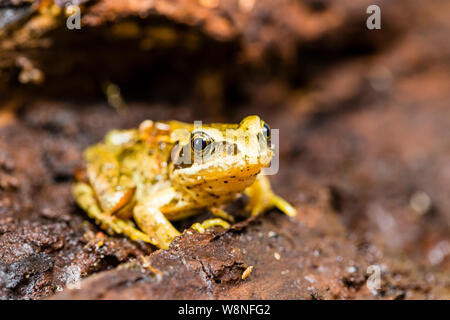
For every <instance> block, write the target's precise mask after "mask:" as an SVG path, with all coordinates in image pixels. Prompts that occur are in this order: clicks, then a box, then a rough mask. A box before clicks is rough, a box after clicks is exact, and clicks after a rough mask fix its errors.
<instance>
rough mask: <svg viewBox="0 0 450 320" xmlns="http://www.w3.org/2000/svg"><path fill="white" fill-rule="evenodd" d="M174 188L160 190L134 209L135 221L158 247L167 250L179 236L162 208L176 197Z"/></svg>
mask: <svg viewBox="0 0 450 320" xmlns="http://www.w3.org/2000/svg"><path fill="white" fill-rule="evenodd" d="M175 195H176V192H175V190H174V189H173V188H167V189H163V190H160V191H158V192H156V193H154V194H152V195H151V196H149V197H147V198H145V199H143V200H142V201H140V202H138V203H137V204H136V206H135V207H134V210H133V214H134V220H135V221H136V223H137V224H138V226H139V228H141V229H142V230H143V231H144V232H145V233H146V234H147V235H148V236H149V237H150V239H151V241H152V243H154V244H155V245H156V246H157V247H159V248H161V249H167V248H168V247H169V245H170V243H171V242H172V240H173V239H174V238H175V237H177V236H179V235H180V233H179V232H178V230H177V229H175V227H174V226H173V225H172V223H170V221H169V220H167V218H166V216H165V215H164V213H163V212H162V211H161V208H162V207H164V206H165V205H167V204H169V203H170V202H171V201H172V200H173V199H174V197H175Z"/></svg>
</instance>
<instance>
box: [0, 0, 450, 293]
mask: <svg viewBox="0 0 450 320" xmlns="http://www.w3.org/2000/svg"><path fill="white" fill-rule="evenodd" d="M69 4H70V5H72V6H75V7H68V5H69ZM373 4H376V5H378V6H379V8H380V10H381V15H380V17H381V29H379V30H376V29H375V30H369V29H368V28H367V26H366V21H367V19H368V18H369V16H370V14H368V13H367V12H366V10H367V7H368V6H369V5H373ZM74 8H75V9H74ZM76 8H78V9H79V10H80V11H79V12H80V19H81V20H80V21H81V24H80V25H81V28H80V29H76V28H75V29H72V30H70V29H68V28H67V26H66V22H67V21H68V20H67V19H68V18H70V17H72V18H73V14H74V13H76V12H77V11H76V10H77V9H76ZM449 32H450V2H449V1H445V0H436V1H426V0H414V1H407V2H405V1H400V0H393V1H376V0H358V1H356V0H339V1H329V0H277V1H273V0H176V1H169V0H153V1H120V0H97V1H94V0H92V1H91V0H77V1H72V2H69V1H65V0H57V1H56V0H55V1H45V0H44V1H32V0H6V1H5V0H2V1H0V108H1V109H0V216H1V217H2V219H9V220H8V221H6V220H2V221H3V225H4V226H5V225H8V224H9V225H8V226H9V227H8V228H13V226H14V228H16V229H17V228H19V229H20V228H25V229H26V228H28V227H23V221H24V220H26V221H33V223H37V225H40V223H41V224H42V223H43V222H42V221H49V220H50V221H52V219H53V220H55V219H56V220H58V219H59V220H62V221H68V220H72V221H73V219H75V221H82V216H81V215H80V214H79V213H78V214H76V215H75V216H76V218H73V202H72V200H71V196H70V190H69V186H70V181H71V179H72V178H71V177H72V170H73V168H74V167H76V166H78V165H79V164H80V162H81V152H82V150H83V148H85V147H86V146H87V145H89V144H91V143H93V142H95V141H98V140H99V139H101V137H102V136H103V135H104V134H105V133H106V132H107V130H109V129H112V128H118V127H122V128H127V127H133V126H136V125H138V124H139V123H140V122H141V121H142V120H144V119H147V118H150V119H154V120H166V119H178V120H182V121H192V120H202V121H205V122H210V121H220V122H238V121H240V119H242V118H243V117H244V116H246V115H249V114H258V115H260V116H261V117H262V118H263V119H264V120H265V121H267V122H268V123H269V124H270V126H271V127H272V128H278V129H280V152H281V154H280V158H281V163H280V172H279V174H278V175H276V176H273V177H271V179H272V181H273V183H274V185H275V189H276V190H277V192H278V193H279V194H281V195H283V196H284V197H285V198H287V199H288V200H289V201H290V202H292V203H294V204H295V205H296V206H297V208H299V215H300V216H301V215H302V210H301V209H302V208H303V207H305V206H311V205H313V206H314V204H315V203H317V202H318V200H317V197H318V194H321V193H322V192H326V193H327V195H328V196H327V197H328V201H329V203H330V205H331V206H332V210H333V211H334V213H335V214H336V215H337V216H338V220H339V223H340V224H342V225H343V226H344V227H345V234H346V237H347V238H348V239H351V241H353V242H354V243H355V244H357V245H358V246H360V247H368V248H369V247H370V246H372V244H375V245H376V246H377V248H381V249H380V251H379V252H378V253H377V254H378V256H379V258H382V257H383V255H389V256H391V257H394V258H395V259H398V260H399V261H400V260H403V259H408V261H412V264H413V265H415V266H416V267H417V268H418V269H419V270H424V271H423V272H425V273H424V274H425V276H426V278H427V280H428V281H430V282H429V283H430V284H431V285H433V283H435V282H433V281H437V280H435V279H434V277H436V274H439V276H437V277H441V278H440V279H443V280H444V282H445V283H446V285H447V288H448V281H449V276H450V271H449V270H450V264H449V262H450V260H449V255H450V232H449V230H450V108H449V106H450V42H449V41H448V40H449ZM324 190H325V191H324ZM11 219H13V220H11ZM16 219H18V220H16ZM21 219H22V220H21ZM23 219H24V220H23ZM76 219H78V220H76ZM299 219H300V221H301V222H302V223H305V224H306V225H307V224H308V223H309V220H308V219H312V218H311V217H308V216H304V217H300V218H299ZM324 223H328V222H327V221H326V220H325V221H324ZM329 223H330V225H333V224H334V223H335V222H334V220H333V221H330V222H329ZM30 228H31V227H30ZM33 228H34V227H33ZM36 228H38V229H39V228H40V227H36ZM71 228H72V227H71V226H70V225H69V227H64V228H63V229H64V230H63V232H72V231H71V230H72V229H71ZM16 229H15V230H16ZM25 229H23V230H22V229H20V230H22V231H17V234H18V235H20V234H22V235H23V237H25V238H29V237H31V236H30V235H29V234H31V231H30V230H28V229H26V230H25ZM24 230H25V231H24ZM39 232H42V231H39ZM0 234H1V233H0ZM18 237H19V236H18ZM19 238H20V237H19ZM21 239H22V238H21ZM8 241H9V242H8ZM11 241H12V240H11V239H9V240H4V245H5V246H6V243H12V242H11ZM21 241H25V240H23V239H22V240H15V242H14V241H13V242H14V243H15V245H17V246H19V244H20V243H21ZM56 242H57V241H56ZM52 243H53V242H52ZM127 245H128V246H130V245H129V244H127ZM21 248H22V247H21ZM17 250H18V249H17ZM21 250H22V251H23V250H25V249H23V248H22V249H21ZM130 250H131V249H130ZM133 250H135V249H133ZM136 250H137V249H136ZM139 250H141V249H139ZM25 251H26V250H25ZM144 252H146V251H145V250H144ZM9 254H10V255H9V256H8V254H7V253H3V260H4V261H3V262H5V261H6V260H8V259H10V262H11V261H15V260H14V259H16V258H17V256H15V255H17V254H15V255H13V254H11V253H9ZM11 255H12V256H11ZM18 255H19V256H20V254H18ZM8 257H9V258H8ZM123 259H125V258H123ZM118 260H119V261H120V258H118ZM61 263H62V264H63V263H64V262H61ZM106 263H107V262H106ZM428 272H431V273H428ZM434 272H436V273H434ZM48 290H50V289H48ZM49 292H50V291H49ZM49 292H47V294H48V293H49ZM447 297H448V296H447Z"/></svg>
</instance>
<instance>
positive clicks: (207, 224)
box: [191, 218, 230, 233]
mask: <svg viewBox="0 0 450 320" xmlns="http://www.w3.org/2000/svg"><path fill="white" fill-rule="evenodd" d="M211 227H222V228H224V229H228V228H230V224H229V223H228V222H226V221H225V220H222V219H220V218H215V219H208V220H205V221H203V222H202V223H199V222H196V223H194V224H193V225H192V226H191V228H192V229H194V230H197V231H198V232H200V233H203V232H205V230H206V229H208V228H211Z"/></svg>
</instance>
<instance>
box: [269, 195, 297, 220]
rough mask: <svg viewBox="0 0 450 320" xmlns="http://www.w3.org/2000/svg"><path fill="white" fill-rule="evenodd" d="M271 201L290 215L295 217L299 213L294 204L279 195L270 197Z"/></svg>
mask: <svg viewBox="0 0 450 320" xmlns="http://www.w3.org/2000/svg"><path fill="white" fill-rule="evenodd" d="M270 202H271V203H272V205H273V206H274V207H276V208H277V209H279V210H281V211H282V212H284V213H285V214H287V215H288V216H290V217H294V216H295V215H296V214H297V210H295V208H294V207H293V206H291V205H290V204H289V203H288V202H287V201H286V200H284V199H283V198H281V197H279V196H277V195H273V196H272V198H271V199H270Z"/></svg>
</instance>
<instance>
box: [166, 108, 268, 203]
mask: <svg viewBox="0 0 450 320" xmlns="http://www.w3.org/2000/svg"><path fill="white" fill-rule="evenodd" d="M176 140H177V141H178V143H177V145H176V146H175V147H174V149H173V151H172V163H171V166H170V178H171V181H172V183H174V184H178V185H182V186H184V187H186V188H188V189H194V190H204V191H207V192H212V193H214V194H215V195H217V196H220V195H225V194H232V193H237V192H242V191H243V190H244V189H245V188H246V187H248V186H249V185H251V184H252V183H253V182H254V180H255V178H256V176H257V175H258V173H259V172H260V171H261V169H263V168H265V167H268V166H269V164H270V161H271V159H272V154H273V152H272V149H271V143H270V128H269V126H268V125H267V124H266V123H265V122H264V121H262V120H261V119H260V118H259V117H258V116H248V117H246V118H245V119H243V120H242V121H241V122H240V123H239V124H209V125H202V126H201V127H200V126H195V125H194V126H192V127H190V129H189V130H185V133H184V134H183V133H181V134H179V135H178V138H177V139H176Z"/></svg>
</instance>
